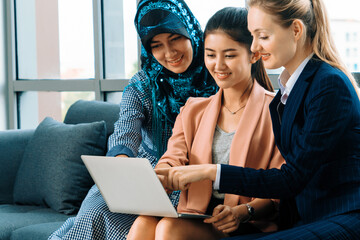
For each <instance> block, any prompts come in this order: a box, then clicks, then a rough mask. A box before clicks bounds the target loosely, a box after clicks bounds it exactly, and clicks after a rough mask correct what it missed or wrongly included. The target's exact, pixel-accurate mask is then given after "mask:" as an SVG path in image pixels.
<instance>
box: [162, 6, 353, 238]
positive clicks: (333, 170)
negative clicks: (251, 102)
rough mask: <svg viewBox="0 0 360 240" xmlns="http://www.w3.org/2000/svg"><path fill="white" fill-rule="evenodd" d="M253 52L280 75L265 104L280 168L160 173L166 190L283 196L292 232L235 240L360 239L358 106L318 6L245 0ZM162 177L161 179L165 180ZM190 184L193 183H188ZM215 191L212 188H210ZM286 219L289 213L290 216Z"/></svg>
mask: <svg viewBox="0 0 360 240" xmlns="http://www.w3.org/2000/svg"><path fill="white" fill-rule="evenodd" d="M249 7H250V9H249V15H248V27H249V30H250V32H251V33H252V35H253V36H254V39H253V44H252V51H253V52H260V53H261V55H262V59H263V60H264V64H265V67H266V68H270V69H275V68H278V67H281V66H283V67H284V68H285V69H284V71H283V72H282V74H281V75H280V77H279V82H280V86H281V90H280V91H279V92H278V93H277V95H276V96H275V98H274V100H273V101H272V103H271V104H270V113H271V118H272V124H273V131H274V135H275V141H276V144H277V146H278V148H279V150H280V152H281V153H282V155H283V157H284V158H285V160H286V164H284V165H283V166H282V167H281V169H269V170H255V169H250V168H242V167H234V166H229V165H228V166H227V165H220V166H217V165H207V166H204V165H202V166H190V167H188V166H186V167H181V168H177V169H176V168H172V169H171V170H161V169H159V170H157V171H158V174H159V175H163V176H160V178H162V179H163V181H164V182H165V183H164V185H165V186H167V185H168V186H172V188H174V189H182V190H183V189H187V188H188V187H189V183H191V182H194V181H199V180H202V179H211V180H213V181H216V180H217V179H218V180H220V184H218V186H215V188H219V190H220V191H221V192H226V193H233V194H239V195H245V196H249V197H257V198H280V199H281V201H282V203H284V206H285V205H286V204H285V203H291V201H290V200H291V199H293V203H294V205H291V204H288V205H286V206H292V208H288V209H286V211H284V212H282V211H281V210H282V209H280V211H281V212H280V214H283V213H286V214H287V215H283V216H284V217H285V221H287V222H292V223H293V226H291V228H289V229H285V230H283V231H280V232H277V233H272V234H270V235H269V234H260V235H253V236H246V237H236V238H235V239H306V240H309V239H360V103H359V94H358V87H357V86H356V83H355V80H354V78H353V77H352V76H351V74H350V73H349V72H348V71H347V70H346V68H345V67H344V66H343V64H342V63H341V61H340V60H339V58H338V56H337V53H336V50H335V47H334V46H333V43H332V38H331V35H330V29H329V22H328V20H327V13H326V10H325V6H324V4H323V2H322V1H321V0H250V1H249ZM164 176H165V177H164ZM190 185H191V184H190ZM215 185H216V184H215ZM289 213H290V214H289Z"/></svg>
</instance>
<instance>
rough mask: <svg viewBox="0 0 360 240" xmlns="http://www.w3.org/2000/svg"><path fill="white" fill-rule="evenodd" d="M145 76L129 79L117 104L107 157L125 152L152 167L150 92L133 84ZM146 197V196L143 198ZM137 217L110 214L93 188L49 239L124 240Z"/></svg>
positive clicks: (173, 196) (173, 197) (154, 160)
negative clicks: (115, 119)
mask: <svg viewBox="0 0 360 240" xmlns="http://www.w3.org/2000/svg"><path fill="white" fill-rule="evenodd" d="M146 79H147V77H146V75H145V73H144V72H143V71H140V72H138V73H137V74H135V76H134V77H133V78H132V79H131V80H130V83H129V87H127V88H126V90H125V91H124V93H123V97H122V101H121V104H120V117H119V120H118V121H117V122H116V123H115V130H114V133H113V134H112V135H111V136H110V138H109V143H108V144H109V149H110V151H109V152H108V154H107V155H109V156H115V155H117V154H119V153H127V154H128V155H129V156H138V157H142V158H147V159H149V161H150V163H151V164H152V166H153V167H154V166H155V165H156V163H157V160H158V159H157V158H156V157H155V156H156V154H155V151H154V150H153V144H152V141H151V139H152V137H151V134H152V129H151V128H152V124H151V116H152V114H151V113H152V104H151V98H150V92H144V91H139V90H138V89H137V88H136V87H135V86H134V85H133V84H134V83H136V81H140V82H144V81H146ZM163 133H164V135H165V136H164V137H166V138H168V137H170V135H171V129H170V128H169V129H165V130H164V132H163ZM178 195H179V194H178V192H176V193H173V194H171V195H170V199H171V201H172V203H173V204H174V206H176V205H177V202H178ZM144 198H146V196H144ZM136 217H137V215H129V214H120V213H112V212H110V211H109V209H108V207H107V205H106V203H105V201H104V199H103V197H102V196H101V194H100V191H99V189H98V188H97V186H96V185H94V186H93V187H92V188H91V189H90V191H89V193H88V194H87V196H86V198H85V200H84V201H83V203H82V205H81V208H80V211H79V213H78V215H77V216H76V217H71V218H69V219H68V220H67V221H66V222H65V223H64V224H63V226H62V227H61V228H60V229H58V230H57V231H56V232H54V233H53V234H52V235H51V236H50V237H49V239H51V240H54V239H63V240H65V239H66V240H67V239H68V240H75V239H79V240H80V239H81V240H84V239H126V236H127V234H128V232H129V229H130V227H131V225H132V223H133V222H134V220H135V219H136Z"/></svg>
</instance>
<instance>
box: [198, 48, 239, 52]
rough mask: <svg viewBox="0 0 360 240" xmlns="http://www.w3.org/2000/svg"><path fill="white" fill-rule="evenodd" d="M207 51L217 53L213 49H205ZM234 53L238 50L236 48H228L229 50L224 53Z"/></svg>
mask: <svg viewBox="0 0 360 240" xmlns="http://www.w3.org/2000/svg"><path fill="white" fill-rule="evenodd" d="M205 50H207V51H211V52H215V50H213V49H211V48H205ZM232 51H237V49H235V48H227V49H225V50H223V51H222V52H232Z"/></svg>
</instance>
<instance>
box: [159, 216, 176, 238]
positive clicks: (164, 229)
mask: <svg viewBox="0 0 360 240" xmlns="http://www.w3.org/2000/svg"><path fill="white" fill-rule="evenodd" d="M178 226H179V224H178V219H177V218H162V219H161V220H160V222H159V223H158V224H157V226H156V230H155V236H156V238H155V239H156V240H168V239H175V238H176V236H179V234H178V230H179V228H178Z"/></svg>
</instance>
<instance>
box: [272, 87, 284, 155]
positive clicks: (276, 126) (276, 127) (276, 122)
mask: <svg viewBox="0 0 360 240" xmlns="http://www.w3.org/2000/svg"><path fill="white" fill-rule="evenodd" d="M280 98H281V91H280V90H279V91H278V92H277V94H276V96H275V97H274V99H273V100H272V101H271V103H270V105H269V109H270V116H271V121H272V126H273V132H274V137H275V142H276V143H277V147H278V149H279V150H280V152H281V153H282V146H281V137H280V136H281V124H280V119H279V114H278V110H277V106H278V104H279V102H280Z"/></svg>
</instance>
